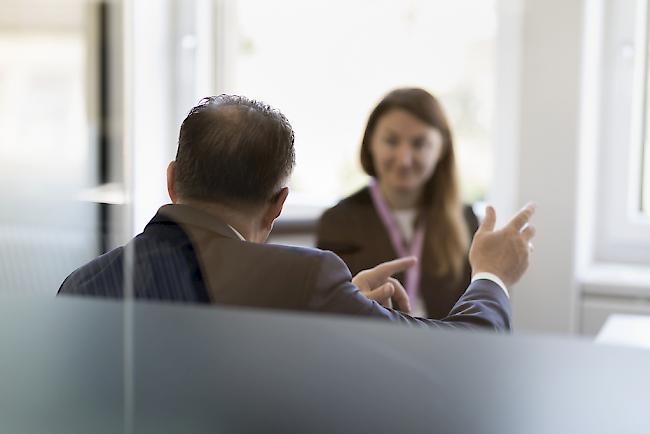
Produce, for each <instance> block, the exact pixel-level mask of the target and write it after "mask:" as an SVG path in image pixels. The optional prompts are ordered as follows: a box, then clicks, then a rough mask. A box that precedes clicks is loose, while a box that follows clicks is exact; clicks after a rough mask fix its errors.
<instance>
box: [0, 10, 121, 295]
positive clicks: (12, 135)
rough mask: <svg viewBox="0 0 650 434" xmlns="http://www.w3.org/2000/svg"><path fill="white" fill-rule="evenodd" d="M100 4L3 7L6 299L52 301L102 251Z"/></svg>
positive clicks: (0, 131)
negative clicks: (13, 295) (26, 295)
mask: <svg viewBox="0 0 650 434" xmlns="http://www.w3.org/2000/svg"><path fill="white" fill-rule="evenodd" d="M101 5H102V4H101V3H98V2H87V1H80V0H77V1H65V2H63V1H57V2H48V1H44V0H27V1H10V2H7V1H3V2H2V4H1V5H0V182H1V183H2V185H3V187H4V188H3V189H2V190H1V191H0V202H1V203H2V206H1V207H0V291H1V292H39V293H45V294H55V293H56V291H57V289H58V287H59V285H60V284H61V281H62V280H63V279H64V278H65V276H66V275H67V274H69V273H70V272H71V271H72V270H73V269H75V268H76V267H78V266H79V265H81V264H83V263H84V262H86V261H88V260H89V259H91V258H93V257H94V256H96V255H97V254H98V253H100V251H101V250H102V246H103V244H104V243H103V242H102V237H101V231H100V229H101V228H102V227H103V226H105V225H104V224H103V222H102V218H101V215H102V212H101V205H98V204H97V203H96V200H97V197H94V196H93V195H92V194H89V192H92V191H93V190H94V189H95V188H96V187H97V186H98V184H99V183H100V182H103V181H104V180H102V179H101V178H100V175H102V171H103V170H106V162H105V160H106V158H107V157H106V155H103V153H105V151H106V146H108V144H107V143H104V145H103V146H104V149H103V151H102V148H101V147H100V143H101V140H100V137H101V135H102V134H101V133H102V118H101V104H102V102H101V96H102V93H101V92H100V90H101V86H100V85H101V79H102V75H101V73H100V70H101V67H102V64H101V62H100V59H99V57H98V56H99V53H101V50H97V49H96V48H98V43H99V41H100V38H99V35H98V33H97V32H98V30H99V25H100V21H99V20H98V18H99V15H98V11H99V8H100V7H101ZM100 201H101V200H100Z"/></svg>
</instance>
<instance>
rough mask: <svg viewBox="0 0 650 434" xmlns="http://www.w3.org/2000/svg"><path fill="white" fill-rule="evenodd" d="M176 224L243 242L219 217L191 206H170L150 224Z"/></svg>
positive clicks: (161, 211)
mask: <svg viewBox="0 0 650 434" xmlns="http://www.w3.org/2000/svg"><path fill="white" fill-rule="evenodd" d="M156 223H163V224H165V223H176V224H178V225H180V226H182V227H184V226H190V227H197V228H200V229H204V230H206V231H209V232H212V233H216V234H219V235H221V236H224V237H227V238H234V239H236V240H241V238H240V236H239V235H238V234H237V232H236V231H235V230H234V229H233V228H231V227H230V226H229V225H228V224H227V223H225V222H223V221H221V220H219V219H218V218H217V217H215V216H213V215H212V214H209V213H207V212H205V211H202V210H200V209H197V208H194V207H191V206H189V205H180V204H168V205H163V206H162V207H160V209H158V212H157V213H156V215H155V216H154V218H153V219H152V220H151V222H149V224H156Z"/></svg>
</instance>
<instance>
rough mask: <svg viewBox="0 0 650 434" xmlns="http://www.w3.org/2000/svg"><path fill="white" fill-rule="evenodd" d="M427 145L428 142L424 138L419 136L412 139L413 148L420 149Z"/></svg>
mask: <svg viewBox="0 0 650 434" xmlns="http://www.w3.org/2000/svg"><path fill="white" fill-rule="evenodd" d="M427 145H428V142H427V141H426V139H422V138H420V139H415V140H413V148H414V149H422V148H424V147H426V146H427Z"/></svg>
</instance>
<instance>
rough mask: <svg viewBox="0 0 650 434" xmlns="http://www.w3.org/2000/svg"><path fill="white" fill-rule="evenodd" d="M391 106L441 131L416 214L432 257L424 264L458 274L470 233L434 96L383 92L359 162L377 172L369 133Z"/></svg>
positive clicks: (404, 90) (409, 91) (447, 134)
mask: <svg viewBox="0 0 650 434" xmlns="http://www.w3.org/2000/svg"><path fill="white" fill-rule="evenodd" d="M395 109H401V110H405V111H407V112H408V113H410V114H411V115H413V116H415V117H416V118H418V119H420V120H421V121H423V122H425V123H426V124H428V125H430V126H432V127H434V128H436V129H438V130H439V131H440V133H441V134H442V138H443V150H442V153H441V155H440V159H439V160H438V163H437V164H436V168H435V170H434V172H433V174H432V175H431V177H430V178H429V179H428V180H427V182H426V183H425V185H424V189H423V193H422V197H421V198H420V213H419V218H421V219H424V220H425V224H426V228H427V240H428V241H427V242H428V248H429V249H430V251H431V252H432V254H433V255H432V256H433V258H434V263H433V264H426V267H431V268H430V269H431V270H432V271H433V274H434V275H436V276H444V275H448V274H451V275H453V276H455V277H458V276H460V274H461V273H462V272H463V268H464V265H465V261H466V259H465V258H466V255H467V251H468V248H469V239H470V234H469V232H468V230H467V225H466V224H465V220H464V218H463V205H462V202H461V199H460V193H459V188H458V179H457V173H456V159H455V157H454V146H453V139H452V135H451V130H450V128H449V122H448V121H447V116H446V115H445V112H444V110H443V109H442V106H441V105H440V103H439V102H438V100H437V99H436V98H435V97H434V96H433V95H431V94H430V93H429V92H427V91H425V90H423V89H419V88H401V89H395V90H393V91H392V92H390V93H389V94H388V95H386V96H385V97H384V98H383V99H382V100H381V101H380V102H379V104H377V106H376V107H375V108H374V110H373V111H372V112H371V113H370V117H369V118H368V124H367V125H366V130H365V132H364V134H363V140H362V142H361V166H362V167H363V170H364V171H365V172H366V173H367V174H368V175H370V176H373V177H376V176H377V172H376V170H375V167H374V164H373V160H372V154H371V150H370V149H371V146H370V145H371V141H372V137H373V135H374V132H375V127H376V125H377V121H378V120H379V119H380V118H381V117H382V116H383V115H385V114H386V113H388V112H389V111H391V110H395Z"/></svg>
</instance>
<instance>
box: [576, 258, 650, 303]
mask: <svg viewBox="0 0 650 434" xmlns="http://www.w3.org/2000/svg"><path fill="white" fill-rule="evenodd" d="M578 283H579V285H580V292H581V294H582V295H596V296H605V297H628V298H648V299H650V267H648V266H646V265H640V264H619V263H599V264H594V265H592V266H591V267H589V268H588V269H587V270H585V272H583V273H582V274H581V275H579V276H578Z"/></svg>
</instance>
